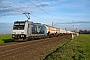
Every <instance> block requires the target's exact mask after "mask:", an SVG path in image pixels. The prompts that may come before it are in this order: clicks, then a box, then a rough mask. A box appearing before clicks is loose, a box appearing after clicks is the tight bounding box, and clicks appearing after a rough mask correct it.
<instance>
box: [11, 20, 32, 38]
mask: <svg viewBox="0 0 90 60" xmlns="http://www.w3.org/2000/svg"><path fill="white" fill-rule="evenodd" d="M31 23H32V22H29V21H16V22H14V25H13V31H12V38H13V39H14V40H24V39H26V37H28V36H29V35H30V34H31V32H30V27H31Z"/></svg>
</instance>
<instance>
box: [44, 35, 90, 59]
mask: <svg viewBox="0 0 90 60" xmlns="http://www.w3.org/2000/svg"><path fill="white" fill-rule="evenodd" d="M43 60H90V35H89V34H82V35H80V36H78V37H75V39H73V40H69V42H68V43H66V44H64V45H63V46H60V47H59V48H57V49H56V50H55V51H54V52H53V53H50V54H49V55H47V56H46V57H45V58H44V59H43Z"/></svg>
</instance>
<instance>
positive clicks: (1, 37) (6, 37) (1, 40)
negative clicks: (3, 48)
mask: <svg viewBox="0 0 90 60" xmlns="http://www.w3.org/2000/svg"><path fill="white" fill-rule="evenodd" d="M8 42H13V40H12V38H11V35H0V44H3V43H8Z"/></svg>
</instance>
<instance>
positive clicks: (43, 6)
mask: <svg viewBox="0 0 90 60" xmlns="http://www.w3.org/2000/svg"><path fill="white" fill-rule="evenodd" d="M35 1H37V2H38V3H39V4H40V5H41V3H40V2H39V1H38V0H35ZM41 6H42V7H44V8H45V9H46V7H45V6H43V5H41ZM47 11H48V12H49V13H50V14H51V15H53V13H52V12H51V11H49V10H48V9H47ZM53 18H55V19H56V20H60V19H59V18H57V17H55V15H53Z"/></svg>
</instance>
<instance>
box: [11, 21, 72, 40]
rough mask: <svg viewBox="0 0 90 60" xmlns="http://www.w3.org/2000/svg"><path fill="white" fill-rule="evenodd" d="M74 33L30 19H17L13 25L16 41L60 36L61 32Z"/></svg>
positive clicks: (13, 34)
mask: <svg viewBox="0 0 90 60" xmlns="http://www.w3.org/2000/svg"><path fill="white" fill-rule="evenodd" d="M66 33H69V34H70V33H73V32H70V31H66V30H63V29H60V28H56V27H52V26H49V25H46V24H41V23H33V22H30V21H28V20H27V21H15V22H14V25H13V31H12V38H13V39H14V40H15V41H27V40H31V39H40V38H45V37H52V36H58V35H59V34H66Z"/></svg>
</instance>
